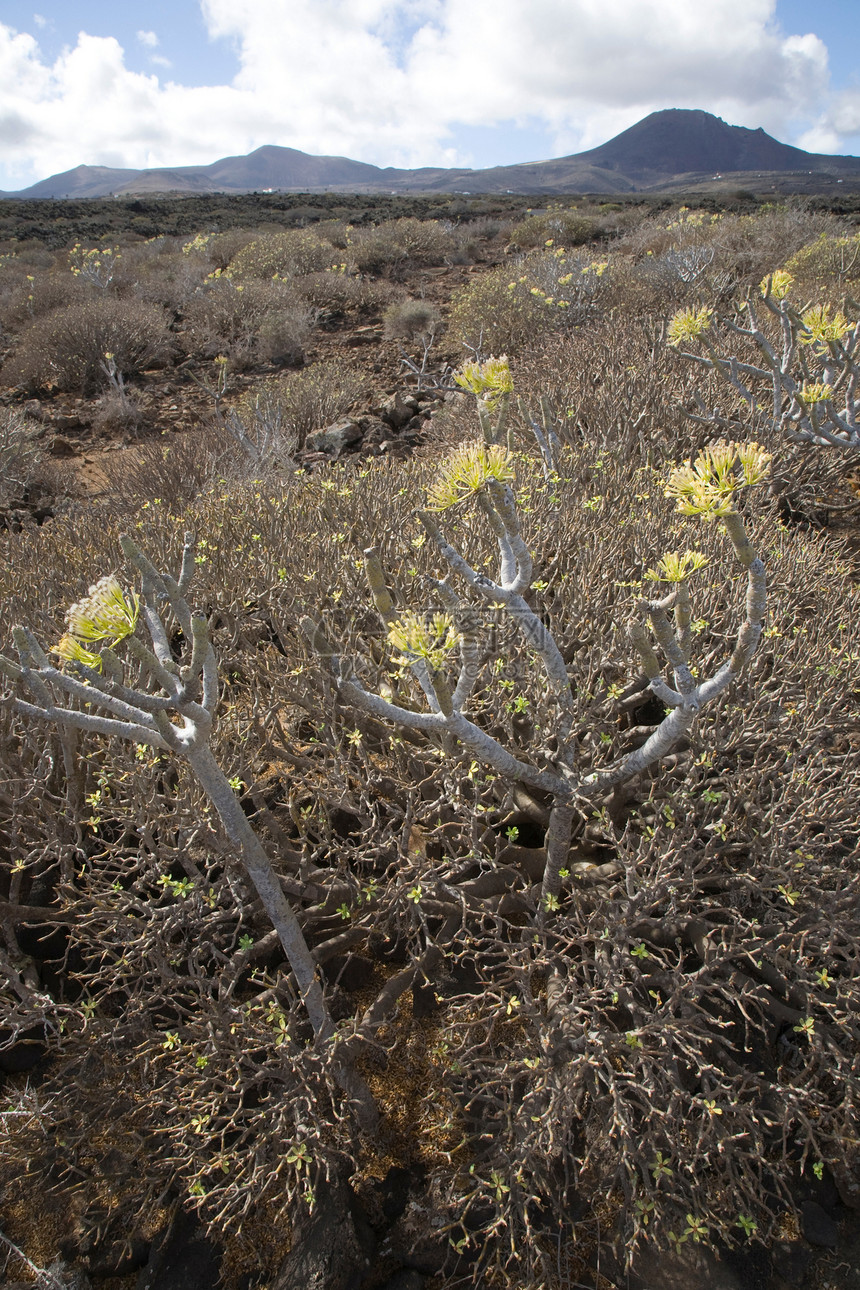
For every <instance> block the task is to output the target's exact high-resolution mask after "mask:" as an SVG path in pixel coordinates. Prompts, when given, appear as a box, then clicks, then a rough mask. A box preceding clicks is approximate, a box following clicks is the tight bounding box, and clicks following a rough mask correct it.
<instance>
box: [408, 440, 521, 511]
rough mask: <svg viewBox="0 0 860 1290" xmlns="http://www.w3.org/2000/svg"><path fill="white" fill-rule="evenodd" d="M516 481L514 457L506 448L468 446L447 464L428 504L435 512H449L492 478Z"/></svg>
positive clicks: (496, 444) (430, 495)
mask: <svg viewBox="0 0 860 1290" xmlns="http://www.w3.org/2000/svg"><path fill="white" fill-rule="evenodd" d="M513 478H514V463H513V457H512V456H511V453H510V452H509V451H508V449H507V448H505V447H503V446H502V445H501V444H498V443H494V444H483V443H476V444H466V445H464V446H463V447H462V448H458V449H457V451H456V452H454V453H452V454H451V456H450V457H449V458H448V460H447V462H445V464H444V466H443V467H442V471H441V474H440V475H439V478H438V479H437V480H436V482H435V483H434V484H433V485H432V486H431V487H430V489H429V490H428V494H427V505H428V506H429V508H430V509H431V510H433V511H447V510H448V509H449V508H450V507H451V506H456V505H457V503H458V502H462V501H464V500H465V499H466V498H468V497H473V496H474V495H475V493H477V492H479V491H480V489H482V488H483V487H484V485H485V484H486V483H488V482H489V481H490V480H491V479H495V480H497V481H498V483H500V484H506V483H508V482H509V481H510V480H512V479H513Z"/></svg>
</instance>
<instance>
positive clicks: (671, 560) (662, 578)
mask: <svg viewBox="0 0 860 1290" xmlns="http://www.w3.org/2000/svg"><path fill="white" fill-rule="evenodd" d="M707 563H708V557H707V556H706V555H703V554H702V552H701V551H684V552H683V554H682V553H681V552H680V551H667V552H666V554H665V555H664V556H661V557H660V559H659V560H658V561H657V568H656V569H649V570H648V571H647V573H646V574H645V577H646V578H647V579H648V581H649V582H686V580H687V578H689V576H690V574H691V573H696V572H698V570H699V569H704V567H705V565H706V564H707Z"/></svg>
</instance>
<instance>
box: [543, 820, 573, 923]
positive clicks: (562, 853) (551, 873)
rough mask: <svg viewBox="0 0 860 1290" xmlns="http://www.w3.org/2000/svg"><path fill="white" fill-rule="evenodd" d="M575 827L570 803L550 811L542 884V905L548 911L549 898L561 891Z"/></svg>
mask: <svg viewBox="0 0 860 1290" xmlns="http://www.w3.org/2000/svg"><path fill="white" fill-rule="evenodd" d="M572 826H573V807H572V806H571V805H570V804H569V803H568V802H556V803H555V805H554V806H553V808H552V810H551V811H550V815H549V828H548V829H547V834H546V840H545V845H546V867H545V868H544V871H543V883H542V884H541V890H540V897H541V905H542V906H543V908H544V910H546V909H547V907H548V905H549V901H548V900H547V897H550V898H552V897H556V896H558V893H559V891H560V890H561V875H560V870H561V869H563V868H564V867H565V865H566V863H567V858H568V856H569V855H570V831H571V828H572Z"/></svg>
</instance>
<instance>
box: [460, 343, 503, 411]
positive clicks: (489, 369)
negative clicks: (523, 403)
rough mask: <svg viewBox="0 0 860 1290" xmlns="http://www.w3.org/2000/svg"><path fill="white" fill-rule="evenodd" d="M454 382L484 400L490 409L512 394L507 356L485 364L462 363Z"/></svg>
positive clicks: (490, 359) (492, 359) (493, 359)
mask: <svg viewBox="0 0 860 1290" xmlns="http://www.w3.org/2000/svg"><path fill="white" fill-rule="evenodd" d="M454 380H455V381H456V383H457V385H459V386H460V388H461V389H463V390H469V392H470V393H471V394H475V395H477V397H478V398H479V399H484V401H485V402H486V403H488V404H489V405H490V406H491V407H492V406H493V405H494V404H496V403H498V402H499V400H500V399H503V398H505V397H506V396H507V395H509V394H513V392H514V380H513V377H512V376H511V368H510V364H509V363H508V356H507V354H502V355H501V357H500V358H488V359H487V361H486V363H464V364H463V366H462V367H461V368H460V370H459V372H455V373H454Z"/></svg>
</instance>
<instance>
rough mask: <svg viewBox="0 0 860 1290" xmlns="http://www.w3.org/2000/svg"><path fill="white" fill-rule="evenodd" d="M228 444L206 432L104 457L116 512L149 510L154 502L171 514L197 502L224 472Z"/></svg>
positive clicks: (148, 444) (167, 438)
mask: <svg viewBox="0 0 860 1290" xmlns="http://www.w3.org/2000/svg"><path fill="white" fill-rule="evenodd" d="M223 455H224V445H223V443H222V442H221V440H220V437H219V436H217V435H216V434H215V432H214V431H212V430H209V429H207V428H205V427H199V428H198V429H196V430H193V431H189V432H187V433H184V434H173V435H170V436H169V437H166V438H159V439H155V440H149V441H148V442H145V443H139V444H135V445H134V446H133V447H132V448H130V449H128V450H127V451H125V452H123V453H108V454H106V456H105V458H104V460H103V462H102V464H101V471H102V474H103V475H104V476H105V478H106V479H107V482H108V493H109V496H110V505H111V507H112V509H115V510H117V511H120V512H123V511H129V512H136V511H139V510H140V509H141V508H142V507H146V508H147V509H149V508H150V507H151V506H152V505H153V498H155V497H157V498H158V499H159V504H160V505H163V506H165V507H166V508H167V509H168V510H169V511H170V512H171V514H173V513H176V511H177V510H178V509H179V508H181V507H182V506H184V505H187V504H188V503H190V502H193V501H194V499H195V498H197V497H198V496H199V495H200V494H201V493H202V492H203V491H204V490H205V488H206V487H207V485H208V484H209V483H210V482H211V481H212V479H213V478H214V477H215V476H216V474H217V472H218V471H219V469H220V468H221V464H222V458H223Z"/></svg>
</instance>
